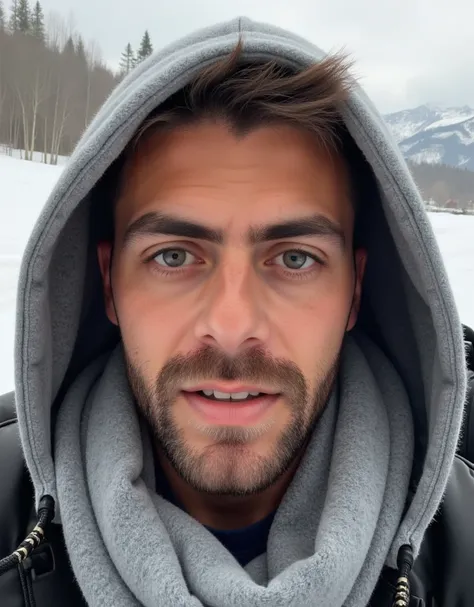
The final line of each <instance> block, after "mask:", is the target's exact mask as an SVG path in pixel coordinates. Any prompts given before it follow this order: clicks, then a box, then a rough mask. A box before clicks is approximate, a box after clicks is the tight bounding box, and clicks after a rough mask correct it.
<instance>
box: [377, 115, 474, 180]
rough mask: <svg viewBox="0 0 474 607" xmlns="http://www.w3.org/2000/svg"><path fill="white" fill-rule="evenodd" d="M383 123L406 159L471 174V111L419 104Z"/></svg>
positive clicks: (473, 155)
mask: <svg viewBox="0 0 474 607" xmlns="http://www.w3.org/2000/svg"><path fill="white" fill-rule="evenodd" d="M385 120H386V121H387V123H388V124H389V126H390V128H391V130H392V132H393V134H394V135H395V139H396V140H397V142H398V144H399V145H400V148H401V150H402V152H403V154H404V156H405V158H407V160H410V161H412V162H414V163H421V162H425V163H430V164H446V165H448V166H452V167H460V168H466V169H470V170H472V171H474V109H472V108H470V107H468V106H464V107H453V108H446V109H442V108H438V107H434V106H431V105H422V106H419V107H417V108H413V109H408V110H403V111H401V112H396V113H394V114H388V115H386V116H385Z"/></svg>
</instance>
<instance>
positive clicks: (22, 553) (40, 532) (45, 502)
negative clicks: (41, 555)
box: [0, 495, 54, 575]
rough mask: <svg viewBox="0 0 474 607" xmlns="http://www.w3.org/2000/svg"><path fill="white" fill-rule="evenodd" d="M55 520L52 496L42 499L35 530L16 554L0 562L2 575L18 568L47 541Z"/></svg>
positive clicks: (0, 573) (22, 543) (13, 553)
mask: <svg viewBox="0 0 474 607" xmlns="http://www.w3.org/2000/svg"><path fill="white" fill-rule="evenodd" d="M53 518H54V499H53V498H52V497H51V496H50V495H45V496H43V497H42V498H41V500H40V503H39V507H38V522H37V523H36V526H35V528H34V529H33V531H32V532H31V533H29V534H28V536H27V537H26V538H25V539H24V540H23V541H22V542H21V544H20V545H19V546H18V548H17V549H16V550H15V552H12V554H10V555H9V556H7V557H5V558H3V559H1V560H0V575H2V574H3V573H6V572H7V571H9V570H10V569H13V568H14V567H17V566H18V565H19V564H20V563H22V562H23V561H24V560H25V559H26V558H28V556H29V555H30V554H31V553H32V552H33V550H34V549H35V548H37V547H38V546H39V545H40V544H41V543H42V542H43V541H44V539H45V531H46V529H47V527H48V525H49V523H50V522H51V521H52V520H53Z"/></svg>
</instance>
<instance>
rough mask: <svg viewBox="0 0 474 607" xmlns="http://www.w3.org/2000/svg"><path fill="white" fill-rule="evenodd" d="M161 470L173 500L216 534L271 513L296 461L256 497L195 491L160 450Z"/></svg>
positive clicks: (295, 466) (250, 523) (243, 525)
mask: <svg viewBox="0 0 474 607" xmlns="http://www.w3.org/2000/svg"><path fill="white" fill-rule="evenodd" d="M157 455H158V460H159V462H160V466H161V469H162V471H163V474H164V475H165V477H166V479H167V481H168V483H169V484H170V487H171V490H172V491H173V494H174V495H175V497H176V498H177V499H178V500H179V502H180V503H181V504H182V506H183V508H184V509H185V510H186V512H187V513H188V514H189V515H190V516H192V517H193V518H194V519H195V520H197V521H198V522H199V523H201V524H202V525H205V526H206V527H211V528H213V529H219V530H230V529H240V528H242V527H247V526H249V525H252V524H253V523H257V522H258V521H261V520H262V519H264V518H265V517H266V516H268V515H269V514H271V513H272V512H274V511H275V510H276V509H277V508H278V506H279V505H280V502H281V500H282V499H283V496H284V494H285V492H286V490H287V488H288V485H289V484H290V482H291V479H292V478H293V476H294V474H295V472H296V469H297V467H298V464H299V462H300V459H301V456H300V457H298V458H297V459H296V460H295V461H294V462H293V464H292V466H291V467H290V469H289V470H287V471H286V472H285V473H284V474H283V475H282V476H281V477H280V478H279V479H278V480H277V481H276V482H275V483H274V484H273V485H271V486H270V487H268V488H267V489H265V490H263V491H261V492H260V493H258V494H255V495H246V496H231V495H209V494H207V493H202V492H200V491H197V490H196V489H194V488H193V487H191V486H190V485H188V483H186V481H184V480H183V479H182V478H181V477H180V476H179V474H178V473H177V472H176V470H175V469H174V468H173V466H172V465H171V463H170V461H169V460H168V458H167V457H166V456H165V455H164V453H163V452H162V451H161V449H158V452H157Z"/></svg>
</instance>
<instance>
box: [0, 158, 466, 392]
mask: <svg viewBox="0 0 474 607" xmlns="http://www.w3.org/2000/svg"><path fill="white" fill-rule="evenodd" d="M62 169H63V167H61V166H56V167H53V166H48V165H44V164H39V163H37V162H27V161H24V160H19V159H17V158H10V157H7V156H4V155H2V154H0V212H1V215H0V216H1V221H0V393H2V392H6V391H8V390H12V389H13V337H14V330H15V329H14V323H15V299H16V283H17V279H18V271H19V265H20V260H21V255H22V252H23V250H24V247H25V245H26V241H27V239H28V235H29V233H30V231H31V228H32V226H33V224H34V222H35V220H36V218H37V217H38V214H39V212H40V210H41V207H42V206H43V204H44V202H45V200H46V198H47V197H48V194H49V192H50V190H51V188H52V187H53V185H54V183H55V182H56V180H57V179H58V177H59V175H60V173H61V171H62ZM430 217H431V220H432V222H433V226H434V229H435V232H436V235H437V236H438V239H439V243H440V247H441V250H442V253H443V256H444V259H445V263H446V266H447V269H448V274H449V277H450V279H451V282H452V286H453V289H454V293H455V297H456V299H457V302H458V306H459V311H460V315H461V318H462V320H463V322H465V323H467V324H470V325H471V326H474V216H471V217H466V216H465V217H463V216H458V215H449V214H434V213H433V214H431V215H430Z"/></svg>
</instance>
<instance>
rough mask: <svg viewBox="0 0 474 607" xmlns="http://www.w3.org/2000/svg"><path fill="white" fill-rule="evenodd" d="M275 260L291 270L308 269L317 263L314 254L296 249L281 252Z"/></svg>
mask: <svg viewBox="0 0 474 607" xmlns="http://www.w3.org/2000/svg"><path fill="white" fill-rule="evenodd" d="M275 261H276V263H277V264H278V265H282V266H284V267H285V268H288V269H289V270H306V269H307V268H310V267H312V266H313V265H314V264H315V263H316V260H315V258H314V257H313V256H312V255H310V254H309V253H306V252H305V251H298V250H296V249H293V250H289V251H285V252H284V253H280V255H277V257H276V258H275Z"/></svg>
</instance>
